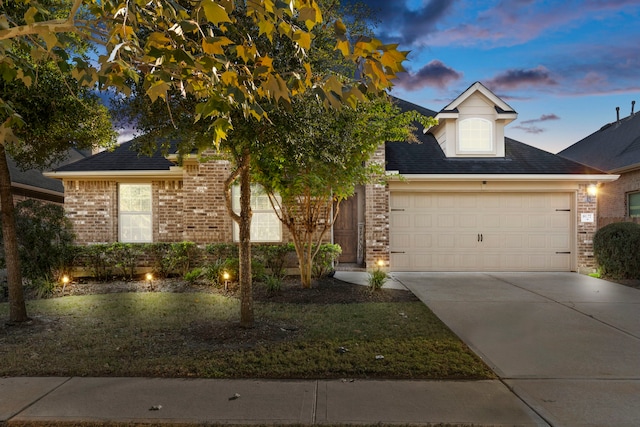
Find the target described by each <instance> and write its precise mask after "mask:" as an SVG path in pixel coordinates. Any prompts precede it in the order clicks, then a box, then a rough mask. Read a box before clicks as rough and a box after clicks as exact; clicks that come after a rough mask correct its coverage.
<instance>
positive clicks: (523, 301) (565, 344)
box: [392, 273, 640, 426]
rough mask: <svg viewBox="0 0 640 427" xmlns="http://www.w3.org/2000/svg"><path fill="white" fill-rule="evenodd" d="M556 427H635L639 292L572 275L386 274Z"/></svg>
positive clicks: (639, 408) (638, 421) (639, 392)
mask: <svg viewBox="0 0 640 427" xmlns="http://www.w3.org/2000/svg"><path fill="white" fill-rule="evenodd" d="M392 276H393V278H394V279H395V280H396V281H398V282H400V283H402V284H403V285H404V286H406V287H407V288H408V289H410V290H411V291H412V292H413V293H414V294H415V295H416V296H418V297H419V298H420V299H421V300H422V301H423V302H424V303H425V304H426V305H427V306H428V307H429V308H430V309H431V310H433V312H434V313H435V314H436V315H437V316H438V317H439V318H440V319H441V320H442V321H443V322H444V323H445V324H447V325H448V326H449V327H450V328H451V330H453V331H454V332H455V333H456V334H457V335H458V336H459V337H460V338H461V339H462V340H464V341H465V342H466V343H467V345H468V346H469V347H470V348H471V349H472V350H474V351H475V352H476V353H477V354H478V355H479V356H480V357H482V358H483V360H485V362H486V363H487V364H488V365H489V366H491V367H492V368H493V369H494V371H495V372H496V373H497V374H498V375H499V376H500V378H501V380H502V381H503V382H504V383H505V384H506V385H507V386H508V387H509V388H511V390H512V391H513V392H514V393H515V394H516V395H517V396H518V397H520V398H521V399H522V400H523V401H524V402H525V403H527V404H528V405H529V406H530V407H531V408H532V409H533V410H534V411H536V412H537V413H538V414H539V415H540V416H542V417H543V418H544V419H545V420H546V421H547V422H549V423H550V424H551V425H554V426H575V425H580V426H612V425H615V426H637V425H640V291H639V290H636V289H632V288H628V287H625V286H622V285H618V284H615V283H610V282H607V281H604V280H600V279H594V278H592V277H588V276H584V275H580V274H577V273H393V274H392Z"/></svg>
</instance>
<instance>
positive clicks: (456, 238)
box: [390, 193, 575, 271]
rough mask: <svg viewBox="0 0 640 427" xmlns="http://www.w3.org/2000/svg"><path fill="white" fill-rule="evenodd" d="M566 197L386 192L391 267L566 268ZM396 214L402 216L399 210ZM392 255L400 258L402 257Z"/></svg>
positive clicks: (569, 223) (571, 218)
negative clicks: (390, 209) (389, 201)
mask: <svg viewBox="0 0 640 427" xmlns="http://www.w3.org/2000/svg"><path fill="white" fill-rule="evenodd" d="M572 196H573V195H572V194H571V193H557V194H554V193H503V194H500V193H430V194H426V193H415V194H412V193H400V194H396V193H393V194H392V196H391V206H392V207H397V209H396V210H394V209H393V208H392V211H391V221H390V224H391V236H390V244H391V250H392V255H391V263H392V268H394V269H396V270H407V271H411V270H413V271H420V270H426V271H527V270H530V271H547V270H560V271H569V270H570V269H571V263H572V261H571V260H572V257H573V255H572V254H570V253H569V254H566V253H565V252H570V251H571V247H572V241H573V240H572V239H571V237H570V236H571V233H572V221H574V220H575V218H574V215H575V214H574V213H573V212H572V211H569V209H571V207H572V200H573V197H572ZM400 209H402V210H400ZM393 252H404V253H403V254H399V253H393Z"/></svg>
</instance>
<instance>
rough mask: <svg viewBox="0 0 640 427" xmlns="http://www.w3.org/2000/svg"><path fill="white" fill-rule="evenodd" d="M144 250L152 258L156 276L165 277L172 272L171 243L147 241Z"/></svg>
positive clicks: (152, 267)
mask: <svg viewBox="0 0 640 427" xmlns="http://www.w3.org/2000/svg"><path fill="white" fill-rule="evenodd" d="M144 252H145V254H147V255H148V256H149V258H150V261H151V272H152V273H153V274H154V276H156V277H159V278H165V277H168V276H169V275H170V274H171V259H170V256H169V254H170V253H171V243H147V244H146V245H145V246H144Z"/></svg>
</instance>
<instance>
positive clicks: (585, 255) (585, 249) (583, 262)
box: [576, 184, 599, 273]
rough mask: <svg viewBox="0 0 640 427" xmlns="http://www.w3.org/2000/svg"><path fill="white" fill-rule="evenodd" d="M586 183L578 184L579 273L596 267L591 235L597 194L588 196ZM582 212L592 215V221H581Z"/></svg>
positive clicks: (595, 213) (595, 221)
mask: <svg viewBox="0 0 640 427" xmlns="http://www.w3.org/2000/svg"><path fill="white" fill-rule="evenodd" d="M588 187H589V185H588V184H580V185H579V187H578V206H577V221H578V227H577V233H578V236H577V248H576V250H577V252H578V254H577V258H578V271H579V272H581V273H590V272H593V271H595V269H596V261H595V258H594V257H593V235H594V233H595V232H596V229H597V226H598V221H597V212H596V211H597V204H598V203H599V200H597V199H598V197H599V195H598V196H596V197H595V198H593V197H591V198H590V197H589V196H588V194H587V188H588ZM582 214H590V215H593V222H588V221H584V222H583V221H582V220H583V218H582Z"/></svg>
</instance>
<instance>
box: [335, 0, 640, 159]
mask: <svg viewBox="0 0 640 427" xmlns="http://www.w3.org/2000/svg"><path fill="white" fill-rule="evenodd" d="M356 1H357V0H343V2H342V3H343V4H344V5H345V6H348V5H349V4H350V3H355V2H356ZM360 1H361V2H363V3H365V4H367V5H369V6H370V7H371V8H372V10H373V11H374V12H375V14H376V16H377V17H378V20H379V23H378V24H377V26H376V27H375V32H376V35H377V37H378V38H380V39H381V40H382V41H383V42H385V43H399V45H400V46H399V49H401V50H410V51H411V53H410V55H409V60H408V61H407V63H406V68H407V73H406V74H403V75H402V76H401V77H400V78H399V79H398V81H397V82H396V87H395V88H394V90H393V92H392V93H393V95H395V96H397V97H399V98H402V99H405V100H407V101H411V102H413V103H416V104H419V105H422V106H424V107H427V108H431V109H433V110H436V111H437V110H440V109H441V108H443V107H444V106H445V105H446V104H448V103H449V102H450V101H452V100H453V99H455V98H456V97H457V96H458V95H459V94H460V93H462V92H463V91H464V90H465V89H466V88H468V87H469V86H470V85H471V84H473V83H474V82H476V81H480V82H482V83H483V84H484V85H485V86H487V87H488V88H489V89H491V90H492V91H493V92H494V93H495V94H496V95H498V96H499V97H501V98H502V99H503V100H504V101H505V102H507V103H508V104H509V105H510V106H511V107H512V108H513V109H515V110H516V111H517V112H518V119H517V120H516V121H515V122H513V123H511V124H510V125H509V126H508V127H507V128H506V135H507V136H509V137H511V138H514V139H517V140H519V141H522V142H524V143H527V144H530V145H533V146H536V147H539V148H542V149H544V150H547V151H550V152H553V153H555V152H558V151H560V150H562V149H564V148H566V147H567V146H569V145H571V144H573V143H574V142H577V141H579V140H580V139H582V138H584V137H586V136H588V135H589V134H591V133H593V132H595V131H596V130H598V129H599V128H600V127H602V126H603V125H605V124H606V123H610V122H613V121H615V120H616V110H615V108H616V107H620V116H621V117H626V116H628V115H629V114H630V112H631V101H632V100H637V101H638V103H637V105H636V108H635V111H639V110H640V20H639V18H640V0H585V1H575V0H568V1H532V0H484V1H472V0H360Z"/></svg>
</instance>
